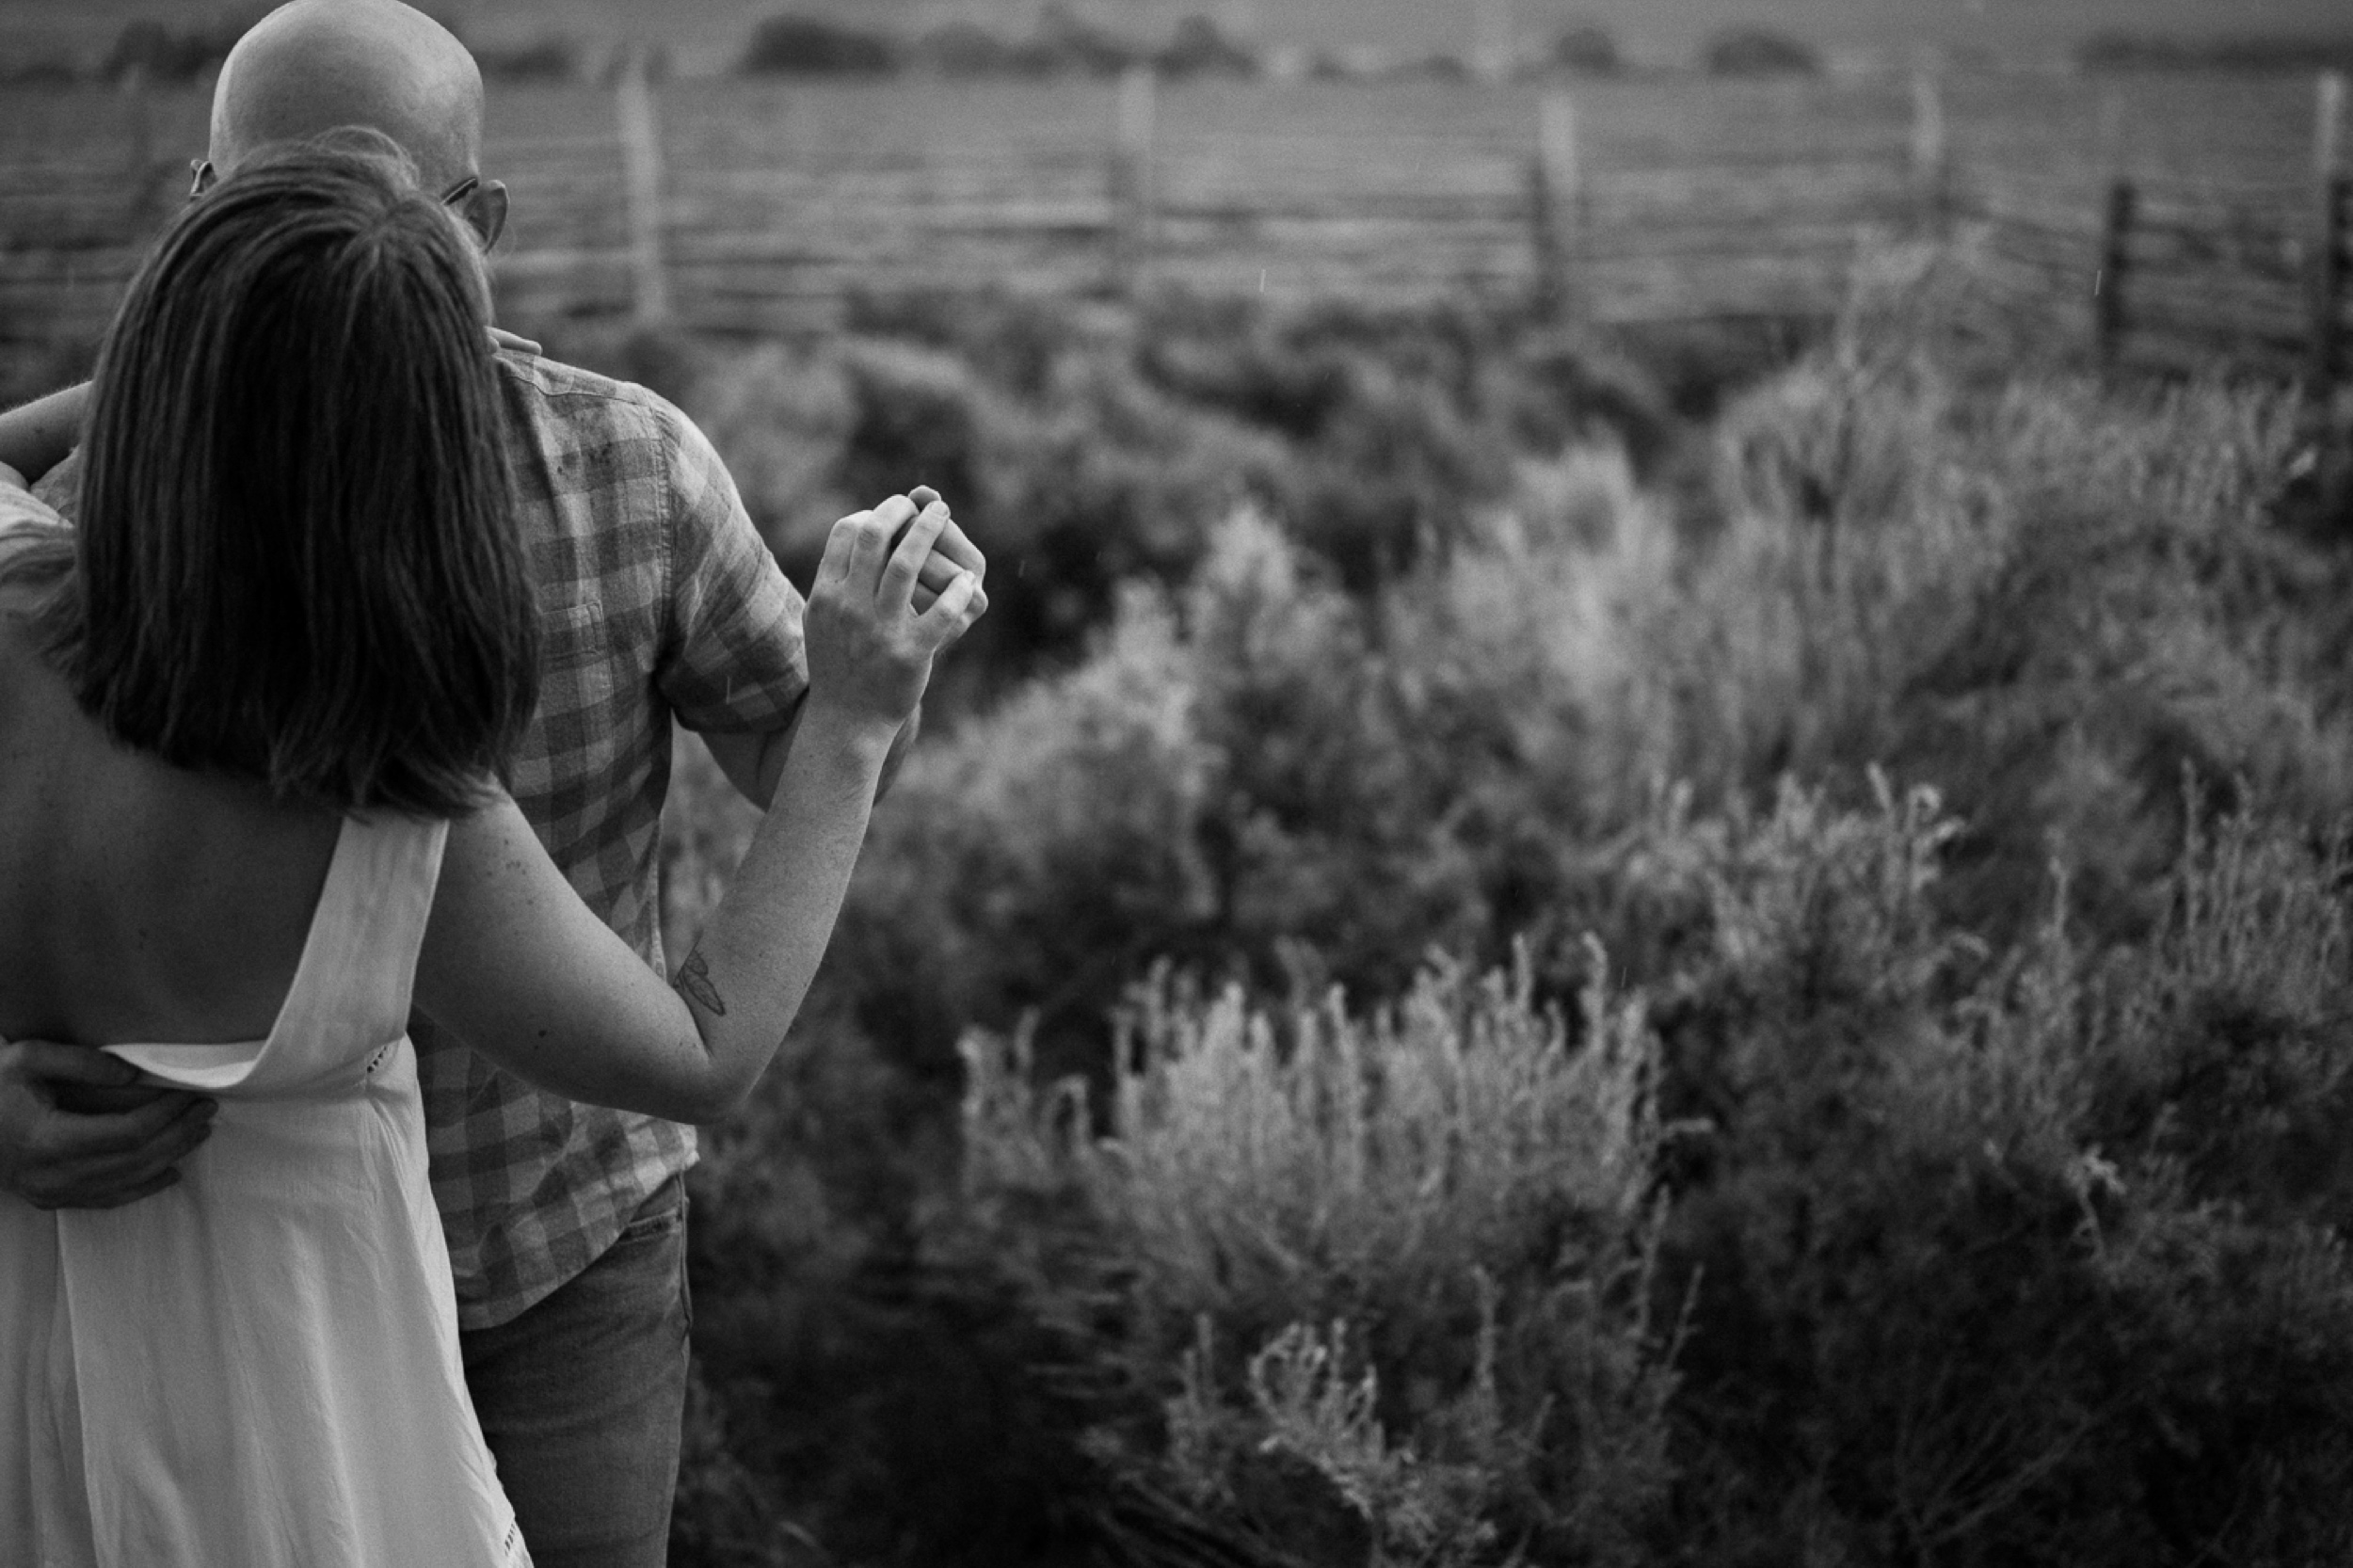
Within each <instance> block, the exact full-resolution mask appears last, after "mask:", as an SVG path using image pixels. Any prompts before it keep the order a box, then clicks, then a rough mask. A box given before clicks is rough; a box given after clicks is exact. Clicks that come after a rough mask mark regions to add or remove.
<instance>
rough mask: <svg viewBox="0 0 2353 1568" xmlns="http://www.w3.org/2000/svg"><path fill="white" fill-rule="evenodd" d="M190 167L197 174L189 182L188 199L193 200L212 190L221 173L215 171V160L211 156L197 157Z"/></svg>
mask: <svg viewBox="0 0 2353 1568" xmlns="http://www.w3.org/2000/svg"><path fill="white" fill-rule="evenodd" d="M188 168H189V169H190V170H191V171H192V172H193V173H194V174H195V176H196V178H195V179H193V180H191V181H189V182H188V200H191V201H193V200H196V199H197V198H198V197H200V196H201V195H203V194H204V193H205V192H206V191H208V190H211V189H212V188H213V183H214V182H215V181H216V180H217V179H218V178H219V175H218V174H217V173H216V172H215V170H214V168H213V160H212V159H210V158H198V159H195V160H194V161H192V162H191V163H190V164H189V165H188Z"/></svg>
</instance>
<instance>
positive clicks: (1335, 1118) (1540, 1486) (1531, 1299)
mask: <svg viewBox="0 0 2353 1568" xmlns="http://www.w3.org/2000/svg"><path fill="white" fill-rule="evenodd" d="M1591 962H1592V965H1593V970H1594V975H1595V978H1594V979H1593V981H1592V983H1591V984H1590V985H1589V986H1588V988H1587V991H1586V994H1585V998H1584V1003H1583V1008H1582V1016H1581V1024H1582V1027H1581V1029H1580V1031H1578V1032H1577V1037H1576V1038H1575V1039H1574V1040H1572V1036H1571V1032H1570V1030H1569V1028H1568V1026H1567V1023H1566V1021H1565V1020H1564V1019H1563V1018H1562V1017H1561V1016H1560V1014H1559V1013H1558V1012H1555V1011H1550V1010H1547V1009H1545V1007H1543V1006H1541V1005H1540V1004H1538V1003H1537V1002H1536V1001H1535V1000H1534V997H1533V994H1532V988H1531V987H1532V977H1531V974H1530V971H1529V968H1528V966H1527V964H1526V962H1525V958H1524V956H1523V959H1522V961H1521V962H1520V964H1519V965H1518V966H1517V967H1516V968H1514V969H1513V971H1511V972H1509V973H1506V972H1497V973H1494V974H1490V975H1488V976H1486V977H1484V978H1482V979H1478V980H1473V979H1472V978H1471V977H1470V976H1469V975H1468V974H1467V973H1465V971H1463V970H1462V969H1460V968H1438V969H1433V970H1427V971H1425V972H1424V973H1423V975H1422V976H1421V978H1420V980H1419V981H1418V982H1417V984H1416V986H1415V988H1414V990H1413V991H1412V992H1411V993H1410V994H1409V995H1408V996H1407V997H1406V999H1405V1000H1403V1001H1402V1002H1401V1003H1400V1004H1399V1005H1398V1007H1397V1008H1396V1009H1395V1010H1393V1011H1389V1010H1384V1011H1382V1012H1379V1013H1377V1014H1375V1015H1373V1016H1369V1017H1359V1016H1351V1015H1350V1014H1349V1013H1348V1012H1347V1011H1345V1009H1344V1008H1343V1006H1342V1004H1341V1001H1340V999H1339V997H1338V996H1337V993H1335V994H1334V995H1332V996H1331V997H1329V998H1327V999H1325V1000H1324V1001H1323V1002H1322V1003H1321V1004H1320V1005H1318V1004H1305V1003H1303V1004H1301V1005H1296V1006H1294V1007H1292V1008H1290V1009H1289V1010H1288V1011H1286V1012H1285V1013H1283V1014H1281V1015H1279V1016H1278V1015H1274V1014H1270V1013H1265V1012H1259V1011H1256V1010H1254V1009H1252V1008H1251V1007H1250V1006H1249V1005H1248V1004H1247V1003H1246V1002H1245V1001H1244V1000H1243V998H1242V995H1241V992H1240V991H1239V990H1238V989H1228V990H1226V991H1225V992H1224V993H1223V994H1221V995H1219V996H1218V997H1216V998H1213V999H1209V998H1202V997H1198V996H1193V995H1189V994H1187V991H1186V988H1185V987H1183V986H1181V985H1179V984H1177V983H1176V982H1175V981H1174V980H1173V979H1172V978H1171V977H1170V976H1169V975H1168V974H1167V973H1166V972H1165V971H1163V972H1162V973H1161V974H1160V976H1159V977H1157V978H1156V979H1155V980H1154V981H1153V982H1152V983H1151V984H1149V985H1147V986H1145V987H1144V988H1143V989H1142V990H1140V991H1139V992H1138V993H1137V995H1136V997H1135V998H1134V1000H1133V1003H1132V1005H1131V1008H1130V1010H1129V1012H1128V1014H1127V1016H1126V1032H1124V1034H1123V1038H1122V1042H1121V1046H1120V1048H1119V1050H1118V1053H1117V1057H1118V1066H1117V1070H1116V1078H1115V1081H1114V1083H1113V1085H1112V1091H1111V1096H1110V1106H1109V1111H1108V1114H1107V1118H1106V1127H1105V1132H1106V1136H1105V1137H1104V1138H1103V1139H1102V1140H1101V1141H1100V1142H1098V1141H1096V1139H1095V1138H1094V1136H1093V1135H1092V1131H1091V1118H1090V1117H1089V1114H1088V1112H1087V1109H1086V1102H1085V1091H1084V1089H1083V1087H1082V1086H1078V1085H1073V1086H1072V1087H1071V1088H1069V1089H1066V1090H1064V1091H1060V1092H1048V1093H1041V1091H1040V1090H1039V1089H1038V1088H1037V1087H1036V1086H1035V1085H1034V1083H1033V1081H1032V1073H1031V1072H1030V1071H1029V1070H1028V1069H1029V1067H1030V1063H1029V1060H1028V1051H1027V1048H1026V1046H1024V1045H1021V1044H1018V1043H1016V1044H1013V1045H1010V1046H1009V1045H1008V1043H1006V1042H1004V1041H1002V1040H998V1039H992V1038H989V1037H985V1036H975V1037H972V1038H970V1039H968V1041H967V1042H966V1048H965V1055H966V1060H967V1065H968V1077H967V1090H966V1100H965V1104H966V1112H965V1166H966V1173H967V1175H966V1181H967V1184H968V1192H973V1193H974V1194H975V1195H976V1196H977V1197H978V1198H979V1199H980V1200H981V1201H982V1202H983V1203H986V1202H988V1201H991V1200H992V1199H994V1198H996V1197H997V1196H999V1195H1000V1194H1002V1193H1005V1192H1016V1193H1018V1192H1033V1191H1037V1190H1041V1189H1044V1190H1050V1189H1052V1188H1054V1187H1056V1186H1058V1185H1067V1186H1072V1187H1075V1188H1076V1189H1077V1191H1078V1192H1080V1194H1081V1195H1082V1197H1083V1200H1084V1204H1085V1208H1086V1211H1087V1213H1088V1215H1089V1217H1090V1219H1091V1220H1092V1222H1093V1224H1095V1225H1096V1226H1097V1227H1099V1228H1100V1230H1101V1232H1102V1234H1103V1237H1104V1240H1103V1242H1102V1243H1101V1244H1102V1247H1103V1250H1104V1252H1105V1253H1106V1254H1107V1255H1108V1257H1109V1260H1110V1263H1111V1267H1112V1274H1113V1276H1114V1277H1117V1278H1119V1279H1121V1280H1123V1281H1124V1282H1125V1284H1124V1286H1123V1288H1122V1289H1121V1292H1120V1294H1121V1297H1122V1300H1121V1306H1122V1308H1123V1310H1122V1312H1121V1314H1120V1321H1121V1323H1122V1325H1123V1327H1122V1329H1121V1331H1120V1332H1119V1335H1118V1336H1117V1337H1116V1338H1115V1339H1114V1340H1112V1347H1111V1348H1112V1349H1113V1350H1115V1351H1116V1352H1117V1353H1118V1354H1120V1355H1121V1356H1122V1357H1124V1358H1126V1359H1128V1360H1129V1361H1131V1362H1132V1363H1133V1364H1134V1367H1135V1370H1134V1372H1133V1373H1132V1376H1133V1377H1134V1378H1135V1380H1136V1381H1137V1382H1138V1383H1140V1384H1144V1385H1145V1386H1150V1385H1152V1384H1155V1383H1157V1384H1159V1385H1160V1389H1161V1391H1162V1393H1163V1398H1164V1400H1165V1410H1166V1416H1165V1422H1164V1430H1163V1431H1162V1432H1158V1433H1147V1434H1146V1441H1145V1442H1144V1444H1143V1445H1141V1446H1140V1447H1137V1446H1133V1440H1132V1438H1128V1439H1127V1441H1128V1443H1129V1444H1130V1447H1128V1448H1125V1449H1118V1448H1114V1451H1118V1452H1120V1453H1121V1456H1122V1457H1123V1458H1124V1459H1125V1460H1126V1462H1128V1463H1129V1464H1138V1465H1141V1466H1143V1467H1144V1469H1145V1471H1146V1472H1147V1473H1148V1474H1152V1475H1154V1476H1155V1478H1156V1479H1161V1478H1164V1480H1165V1484H1168V1485H1169V1486H1171V1487H1173V1488H1174V1489H1176V1490H1177V1491H1178V1492H1180V1493H1182V1494H1185V1495H1187V1496H1191V1497H1193V1499H1194V1500H1195V1502H1196V1503H1197V1504H1198V1505H1200V1506H1202V1507H1204V1508H1205V1509H1207V1510H1209V1512H1211V1513H1212V1514H1217V1513H1225V1514H1227V1515H1230V1516H1232V1517H1233V1518H1235V1519H1236V1520H1237V1521H1238V1522H1239V1523H1240V1524H1241V1526H1242V1527H1243V1528H1245V1529H1247V1530H1248V1531H1250V1532H1253V1533H1257V1534H1261V1535H1265V1536H1269V1537H1272V1538H1273V1539H1274V1540H1276V1541H1277V1542H1278V1543H1284V1544H1288V1545H1289V1546H1290V1547H1291V1548H1292V1549H1295V1550H1300V1551H1302V1552H1303V1553H1305V1554H1308V1555H1311V1556H1314V1555H1318V1554H1320V1553H1321V1550H1322V1549H1323V1547H1324V1545H1325V1543H1321V1542H1319V1541H1315V1540H1312V1539H1311V1540H1306V1541H1296V1540H1288V1539H1287V1538H1288V1537H1289V1536H1290V1535H1291V1534H1292V1533H1294V1531H1295V1528H1296V1526H1297V1524H1298V1522H1299V1520H1300V1518H1301V1516H1302V1515H1303V1514H1308V1516H1310V1517H1312V1513H1311V1512H1310V1511H1309V1510H1308V1509H1307V1507H1306V1502H1305V1499H1302V1498H1299V1497H1295V1496H1293V1497H1286V1496H1284V1495H1283V1494H1284V1491H1285V1487H1284V1486H1281V1485H1273V1484H1271V1480H1270V1478H1269V1477H1268V1476H1267V1475H1266V1474H1265V1473H1264V1469H1263V1462H1264V1459H1265V1456H1266V1455H1267V1454H1268V1453H1270V1452H1279V1453H1281V1454H1283V1455H1285V1456H1288V1459H1289V1461H1292V1462H1296V1465H1304V1466H1305V1471H1304V1473H1305V1475H1307V1476H1310V1477H1316V1478H1320V1479H1321V1486H1322V1488H1323V1490H1324V1491H1326V1492H1327V1493H1329V1494H1330V1495H1331V1497H1332V1498H1334V1499H1336V1500H1337V1502H1338V1503H1340V1504H1341V1505H1344V1507H1345V1509H1346V1510H1349V1511H1353V1512H1354V1513H1355V1514H1356V1515H1357V1516H1358V1518H1359V1519H1360V1521H1361V1523H1362V1525H1363V1528H1364V1529H1365V1531H1366V1533H1367V1535H1368V1536H1369V1544H1370V1547H1371V1550H1372V1551H1373V1553H1374V1554H1375V1555H1374V1558H1373V1560H1376V1561H1383V1562H1401V1563H1402V1562H1472V1561H1490V1560H1502V1559H1503V1558H1504V1557H1506V1556H1509V1555H1511V1550H1512V1549H1516V1550H1519V1551H1523V1552H1525V1551H1534V1552H1536V1553H1537V1554H1538V1555H1539V1558H1540V1560H1564V1559H1573V1560H1586V1561H1608V1560H1625V1554H1626V1553H1627V1552H1628V1551H1629V1550H1630V1549H1631V1544H1632V1543H1633V1541H1634V1539H1635V1536H1636V1534H1637V1532H1638V1531H1639V1529H1640V1528H1641V1525H1642V1524H1643V1523H1644V1521H1645V1519H1646V1517H1647V1515H1648V1514H1649V1512H1650V1511H1651V1510H1652V1509H1653V1508H1654V1506H1655V1505H1656V1504H1657V1501H1658V1499H1659V1497H1660V1496H1662V1494H1663V1490H1664V1484H1665V1480H1666V1474H1665V1470H1664V1467H1663V1459H1664V1444H1665V1428H1664V1422H1663V1411H1664V1406H1665V1400H1666V1398H1667V1396H1668V1393H1669V1391H1670V1390H1671V1388H1672V1386H1673V1377H1672V1371H1671V1368H1670V1365H1669V1353H1668V1352H1669V1350H1670V1346H1669V1345H1668V1343H1667V1340H1668V1338H1669V1332H1668V1331H1665V1330H1662V1329H1661V1328H1660V1327H1659V1326H1658V1325H1657V1324H1655V1323H1654V1322H1653V1320H1652V1318H1651V1312H1650V1303H1649V1272H1650V1267H1651V1261H1652V1256H1653V1249H1654V1245H1655V1239H1656V1235H1657V1225H1658V1224H1659V1219H1660V1215H1659V1211H1658V1209H1657V1207H1656V1206H1655V1204H1654V1203H1653V1202H1652V1195H1653V1180H1654V1166H1655V1163H1656V1160H1657V1146H1658V1142H1659V1139H1660V1136H1661V1129H1660V1127H1659V1123H1658V1119H1657V1114H1656V1112H1655V1110H1654V1106H1653V1096H1654V1092H1655V1073H1656V1046H1655V1042H1654V1041H1653V1039H1652V1037H1651V1035H1650V1032H1649V1030H1648V1028H1647V1025H1646V1024H1645V1022H1644V1019H1643V1016H1642V1010H1641V1003H1640V1001H1639V1000H1633V999H1619V998H1614V997H1612V996H1610V995H1609V992H1608V991H1607V989H1606V988H1605V984H1604V982H1603V980H1602V979H1601V978H1600V974H1601V971H1602V970H1603V968H1605V966H1604V964H1603V963H1602V960H1601V955H1600V953H1599V952H1597V951H1596V952H1593V953H1592V954H1591ZM1074 1096H1075V1097H1074ZM1047 1285H1048V1288H1056V1287H1060V1288H1079V1287H1080V1286H1084V1287H1087V1288H1094V1287H1095V1286H1096V1279H1095V1278H1093V1277H1089V1278H1085V1279H1081V1280H1060V1281H1050V1280H1049V1281H1048V1282H1047ZM1671 1326H1672V1320H1670V1325H1669V1329H1670V1330H1671ZM1104 1440H1105V1442H1106V1444H1109V1445H1116V1444H1118V1443H1119V1442H1120V1441H1121V1440H1122V1439H1121V1438H1120V1436H1119V1435H1118V1434H1115V1433H1106V1434H1105V1438H1104ZM1289 1473H1291V1474H1292V1476H1293V1479H1292V1480H1291V1481H1290V1482H1289V1483H1288V1484H1289V1485H1293V1486H1295V1485H1297V1484H1300V1482H1299V1481H1298V1479H1297V1475H1298V1473H1299V1472H1297V1471H1296V1468H1295V1466H1294V1469H1293V1471H1292V1472H1289ZM1311 1490H1312V1489H1311ZM1507 1542H1508V1543H1511V1544H1512V1547H1511V1548H1509V1549H1507V1547H1506V1543H1507Z"/></svg>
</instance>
